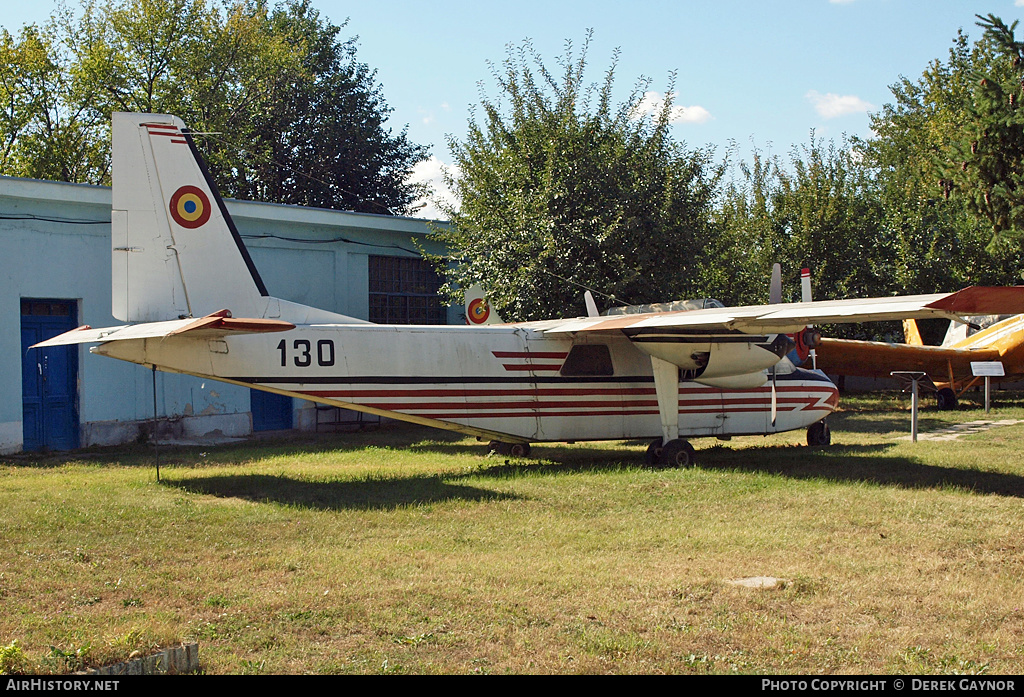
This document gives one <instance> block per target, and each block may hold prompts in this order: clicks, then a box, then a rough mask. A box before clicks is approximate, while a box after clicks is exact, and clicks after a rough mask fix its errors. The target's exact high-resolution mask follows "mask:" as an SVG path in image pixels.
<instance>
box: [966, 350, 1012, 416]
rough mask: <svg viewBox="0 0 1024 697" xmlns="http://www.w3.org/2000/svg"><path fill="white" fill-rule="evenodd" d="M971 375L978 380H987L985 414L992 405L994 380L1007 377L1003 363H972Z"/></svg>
mask: <svg viewBox="0 0 1024 697" xmlns="http://www.w3.org/2000/svg"><path fill="white" fill-rule="evenodd" d="M971 374H972V375H974V377H976V378H981V377H983V378H985V413H986V414H987V413H988V410H989V408H990V407H991V404H992V378H1001V377H1003V376H1004V375H1006V371H1005V370H1003V363H1002V361H971Z"/></svg>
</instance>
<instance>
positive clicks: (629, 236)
mask: <svg viewBox="0 0 1024 697" xmlns="http://www.w3.org/2000/svg"><path fill="white" fill-rule="evenodd" d="M589 42H590V35H589V34H588V36H587V41H586V42H585V43H584V45H583V48H582V50H581V51H580V54H579V55H578V56H575V55H574V54H573V49H572V44H571V43H567V46H566V51H565V54H564V55H563V56H562V57H561V59H560V60H559V64H560V65H561V66H562V68H563V71H564V72H563V74H562V75H561V76H560V78H556V77H555V76H554V75H553V74H552V73H550V72H549V71H548V69H547V68H546V67H545V66H544V64H543V61H542V58H541V57H540V55H539V54H538V53H537V52H536V51H535V50H534V48H533V46H532V45H531V44H530V42H529V41H525V42H523V44H522V45H521V46H520V47H518V48H512V47H510V48H509V50H508V55H507V57H506V59H505V61H504V62H503V64H502V69H501V70H500V71H499V70H498V69H497V68H494V67H492V73H493V77H494V80H495V81H496V82H497V84H498V87H499V88H500V90H501V92H502V94H503V97H504V99H505V101H504V102H503V101H499V100H492V99H488V98H487V97H484V98H483V99H482V103H481V105H480V108H481V111H482V123H481V122H478V121H477V120H476V115H475V113H474V115H473V116H472V117H471V118H470V121H469V129H468V134H467V136H466V138H465V140H463V141H461V142H459V141H456V140H454V139H452V140H450V142H449V147H450V149H451V152H452V155H453V157H454V160H455V166H456V167H457V169H458V171H459V176H458V177H457V178H455V177H451V178H449V182H448V183H449V186H451V187H452V189H453V191H455V192H456V195H457V197H458V198H459V200H460V202H461V205H460V206H459V207H458V208H456V207H454V206H450V207H449V209H448V210H447V211H446V213H447V214H448V216H449V218H450V225H449V226H447V227H444V228H439V229H438V230H437V232H436V233H435V235H434V237H435V238H436V239H437V240H439V241H441V242H443V243H444V244H446V245H447V248H448V249H449V250H450V258H445V259H435V261H437V262H438V265H439V269H440V271H441V272H442V273H444V274H446V275H447V277H448V281H449V283H448V285H447V287H446V290H447V291H448V292H449V293H450V294H451V296H452V297H453V298H457V299H461V293H460V291H458V289H457V287H458V288H466V287H468V286H469V285H470V284H472V283H481V284H482V285H483V286H484V287H486V288H488V289H489V291H490V296H491V300H492V302H494V304H495V305H496V306H497V307H498V308H499V309H500V310H501V312H502V315H503V316H504V317H505V318H506V319H517V320H525V319H536V318H541V317H551V316H560V315H561V316H564V315H566V314H570V313H573V312H581V311H582V310H583V301H582V295H583V291H584V289H592V290H594V291H595V293H596V294H598V295H599V296H603V302H605V303H608V302H619V303H621V302H624V301H628V302H632V303H642V302H661V301H665V300H670V299H678V298H680V297H684V296H686V295H688V294H691V293H695V292H699V291H698V289H699V288H700V287H701V263H700V260H701V258H702V257H703V256H704V253H705V248H706V245H707V244H708V241H709V240H710V239H712V238H713V234H712V231H711V226H710V213H711V206H712V198H713V194H714V190H715V184H716V181H717V177H718V176H719V173H718V169H717V168H715V167H713V166H712V165H711V163H710V157H711V153H710V152H709V151H707V150H695V151H688V150H687V149H686V148H685V147H684V146H683V145H681V144H679V143H676V142H675V141H673V139H672V136H671V133H670V130H669V124H670V117H671V114H672V93H671V88H670V91H669V94H668V97H667V98H666V99H665V101H664V103H663V104H662V105H661V107H660V109H659V110H658V111H657V112H656V113H654V114H653V115H645V114H643V113H642V112H641V108H640V107H641V100H642V98H643V96H644V93H645V90H646V88H647V86H648V85H649V81H640V82H639V83H637V85H636V86H635V87H634V89H633V91H632V92H631V93H630V95H629V97H628V98H627V99H626V101H624V102H623V103H621V104H619V105H614V104H613V102H612V96H613V87H614V77H615V67H616V61H617V53H616V55H615V58H613V61H612V65H611V67H610V68H609V69H608V71H607V73H606V74H605V78H604V81H603V82H602V83H601V84H600V85H590V86H587V85H585V84H584V76H585V72H586V65H587V49H588V47H589Z"/></svg>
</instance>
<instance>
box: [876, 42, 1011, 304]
mask: <svg viewBox="0 0 1024 697" xmlns="http://www.w3.org/2000/svg"><path fill="white" fill-rule="evenodd" d="M998 63H999V58H998V56H997V51H996V48H995V45H994V44H993V42H992V41H991V40H990V39H989V38H985V37H983V39H982V40H981V41H978V42H976V43H974V44H971V43H970V41H969V40H968V37H967V36H966V35H965V34H964V33H963V32H960V33H958V35H957V37H956V39H955V40H954V42H953V46H952V47H951V48H950V50H949V54H948V57H947V60H946V61H945V62H943V61H941V60H934V61H932V62H931V63H930V64H929V65H928V67H927V69H926V70H925V71H924V72H923V73H922V75H921V77H920V78H918V79H917V80H911V79H909V78H905V77H904V78H901V80H900V81H899V82H898V83H896V84H894V85H892V86H891V87H890V89H891V92H892V94H893V98H894V100H893V102H892V103H890V104H887V105H885V107H883V109H882V110H881V111H880V112H879V113H877V114H874V115H873V116H872V118H871V126H872V130H873V131H874V133H875V134H876V135H875V137H873V138H871V139H868V140H861V141H857V142H856V150H857V153H858V156H859V157H860V158H861V161H862V163H863V165H864V167H865V168H867V170H868V171H869V172H870V173H871V175H872V176H873V177H875V178H876V180H877V186H876V194H875V195H876V196H877V198H878V200H879V204H880V205H881V208H882V211H883V218H882V220H881V221H880V226H879V235H880V236H882V237H884V238H886V239H887V240H889V242H888V249H889V254H890V255H891V258H892V260H893V267H892V271H893V274H894V277H893V279H892V280H893V281H894V284H893V290H894V292H895V291H898V292H904V293H927V292H936V291H940V290H949V289H952V288H960V287H963V286H966V285H972V284H991V285H1000V284H1013V283H1019V282H1020V270H1021V268H1022V261H1024V259H1022V255H1021V252H1020V249H1019V247H1017V246H1016V245H1014V244H1008V243H1007V240H1006V239H999V237H998V236H997V237H996V239H995V242H994V243H993V233H994V227H993V224H992V220H991V218H989V217H988V216H986V215H984V214H983V211H982V209H981V208H979V207H978V206H977V205H976V203H977V202H978V201H981V202H983V201H984V195H983V193H982V194H981V195H980V196H975V195H968V194H969V192H971V191H974V192H975V193H978V191H979V189H978V187H977V182H978V177H977V174H971V173H970V172H969V170H970V169H971V165H968V164H967V163H966V161H965V160H964V153H965V152H966V153H968V154H969V156H970V157H972V158H973V155H970V151H971V142H972V141H973V139H974V138H973V136H970V135H969V134H971V133H973V132H975V131H976V129H977V123H976V118H977V111H976V97H977V91H976V87H977V85H978V82H979V81H980V80H981V79H982V78H980V77H978V76H979V75H985V74H990V73H991V71H992V69H993V66H994V65H996V64H998ZM975 149H977V146H975ZM965 168H966V169H965Z"/></svg>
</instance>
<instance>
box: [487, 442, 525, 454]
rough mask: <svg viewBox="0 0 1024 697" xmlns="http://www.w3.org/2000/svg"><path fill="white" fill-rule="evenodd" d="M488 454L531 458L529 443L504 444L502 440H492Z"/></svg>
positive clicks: (488, 445)
mask: <svg viewBox="0 0 1024 697" xmlns="http://www.w3.org/2000/svg"><path fill="white" fill-rule="evenodd" d="M487 452H488V453H494V454H495V455H508V456H510V457H529V456H530V444H529V443H503V442H502V441H500V440H492V441H491V442H490V443H488V444H487Z"/></svg>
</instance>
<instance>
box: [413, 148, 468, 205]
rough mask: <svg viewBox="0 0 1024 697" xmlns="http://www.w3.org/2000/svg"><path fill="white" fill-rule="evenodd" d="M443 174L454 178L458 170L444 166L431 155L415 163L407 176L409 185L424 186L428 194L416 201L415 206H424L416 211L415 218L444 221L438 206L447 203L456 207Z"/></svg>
mask: <svg viewBox="0 0 1024 697" xmlns="http://www.w3.org/2000/svg"><path fill="white" fill-rule="evenodd" d="M445 172H450V173H451V174H452V175H453V176H455V177H456V178H457V177H458V174H459V170H458V167H456V166H455V165H446V164H445V163H444V162H441V160H439V159H437V158H436V157H434V156H433V155H431V156H430V157H428V158H427V159H426V160H423V161H422V162H417V163H416V165H415V166H414V167H413V168H412V174H411V175H410V176H409V183H411V184H426V185H427V187H428V188H429V189H430V193H429V194H428V195H427V196H425V197H423V198H421V199H419V200H418V201H416V204H420V203H422V204H425V205H424V207H423V208H421V209H420V210H418V211H416V213H415V215H416V217H417V218H429V219H431V220H444V219H445V215H444V213H442V212H441V208H440V204H441V203H447V204H449V205H456V204H457V203H458V199H456V197H455V194H453V193H452V191H451V189H449V188H448V186H447V184H445V181H444V174H445Z"/></svg>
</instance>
